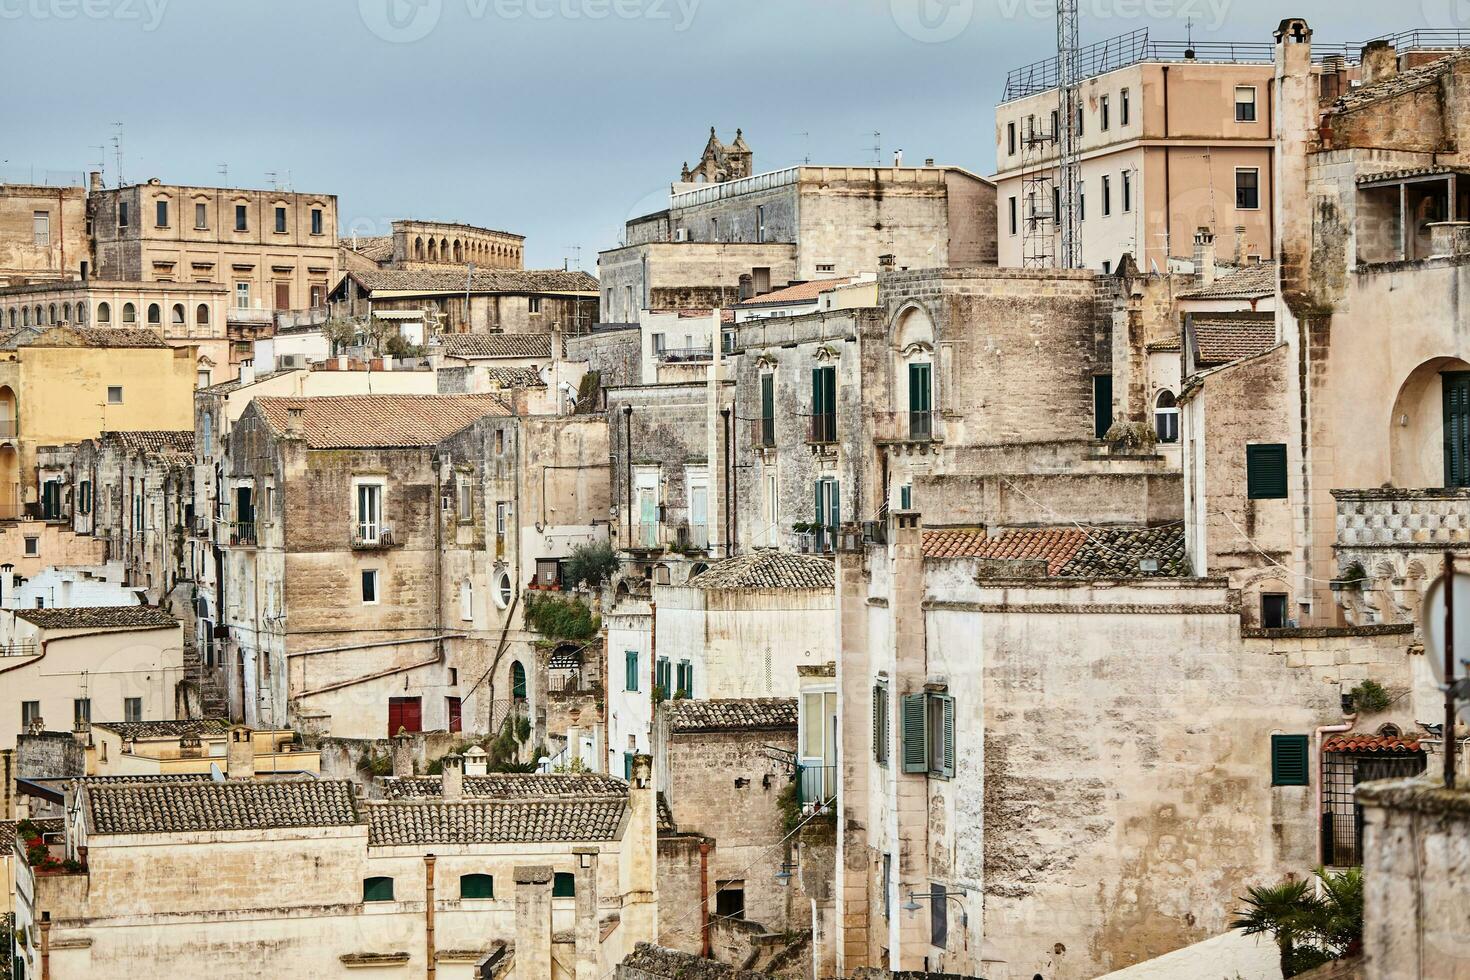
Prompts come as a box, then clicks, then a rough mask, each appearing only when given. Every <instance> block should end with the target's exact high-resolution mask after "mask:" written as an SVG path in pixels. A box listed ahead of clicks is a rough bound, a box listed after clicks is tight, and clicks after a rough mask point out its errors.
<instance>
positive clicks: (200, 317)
mask: <svg viewBox="0 0 1470 980" xmlns="http://www.w3.org/2000/svg"><path fill="white" fill-rule="evenodd" d="M194 324H195V325H196V326H200V327H207V326H209V304H208V303H200V304H199V305H198V306H197V307H196V308H195V309H194Z"/></svg>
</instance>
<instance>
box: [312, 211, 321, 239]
mask: <svg viewBox="0 0 1470 980" xmlns="http://www.w3.org/2000/svg"><path fill="white" fill-rule="evenodd" d="M311 233H312V234H313V235H320V234H321V233H322V209H321V208H312V209H311Z"/></svg>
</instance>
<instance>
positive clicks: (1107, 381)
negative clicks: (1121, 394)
mask: <svg viewBox="0 0 1470 980" xmlns="http://www.w3.org/2000/svg"><path fill="white" fill-rule="evenodd" d="M1112 427H1113V376H1112V375H1111V374H1098V375H1094V376H1093V379H1092V437H1093V438H1094V439H1102V438H1104V437H1105V436H1106V435H1107V434H1108V430H1109V429H1111V428H1112Z"/></svg>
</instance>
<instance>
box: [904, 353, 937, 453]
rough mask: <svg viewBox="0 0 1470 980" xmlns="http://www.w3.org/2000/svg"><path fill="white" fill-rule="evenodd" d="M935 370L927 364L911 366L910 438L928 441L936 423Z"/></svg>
mask: <svg viewBox="0 0 1470 980" xmlns="http://www.w3.org/2000/svg"><path fill="white" fill-rule="evenodd" d="M933 372H934V369H933V365H931V364H926V363H918V364H910V365H909V438H911V439H927V438H929V436H930V435H931V434H932V432H933V422H934V373H933Z"/></svg>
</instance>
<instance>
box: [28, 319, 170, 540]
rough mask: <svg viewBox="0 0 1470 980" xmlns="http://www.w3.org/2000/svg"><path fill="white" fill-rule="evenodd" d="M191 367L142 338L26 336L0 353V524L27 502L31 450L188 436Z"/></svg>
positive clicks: (65, 332) (69, 333)
mask: <svg viewBox="0 0 1470 980" xmlns="http://www.w3.org/2000/svg"><path fill="white" fill-rule="evenodd" d="M194 357H195V351H194V348H192V347H170V346H169V345H168V344H167V343H166V342H165V341H164V339H163V338H162V337H161V336H159V335H158V334H157V333H155V332H154V331H151V330H127V329H122V328H113V329H110V330H100V329H91V328H83V327H65V326H58V327H51V328H48V329H36V328H31V329H29V330H21V331H19V332H18V333H16V334H13V335H12V336H11V337H9V338H8V339H7V340H5V341H4V343H0V520H14V519H16V518H18V517H20V516H22V514H23V512H24V508H25V505H26V504H27V503H36V502H37V488H36V481H35V478H34V468H35V461H36V449H37V447H39V446H54V445H62V444H65V443H73V442H79V441H81V440H82V439H90V438H95V437H97V436H98V435H100V434H101V433H102V432H103V431H105V430H113V431H127V430H141V429H192V428H193V426H194V380H195V369H194ZM90 503H91V502H90V501H77V504H78V506H90Z"/></svg>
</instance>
